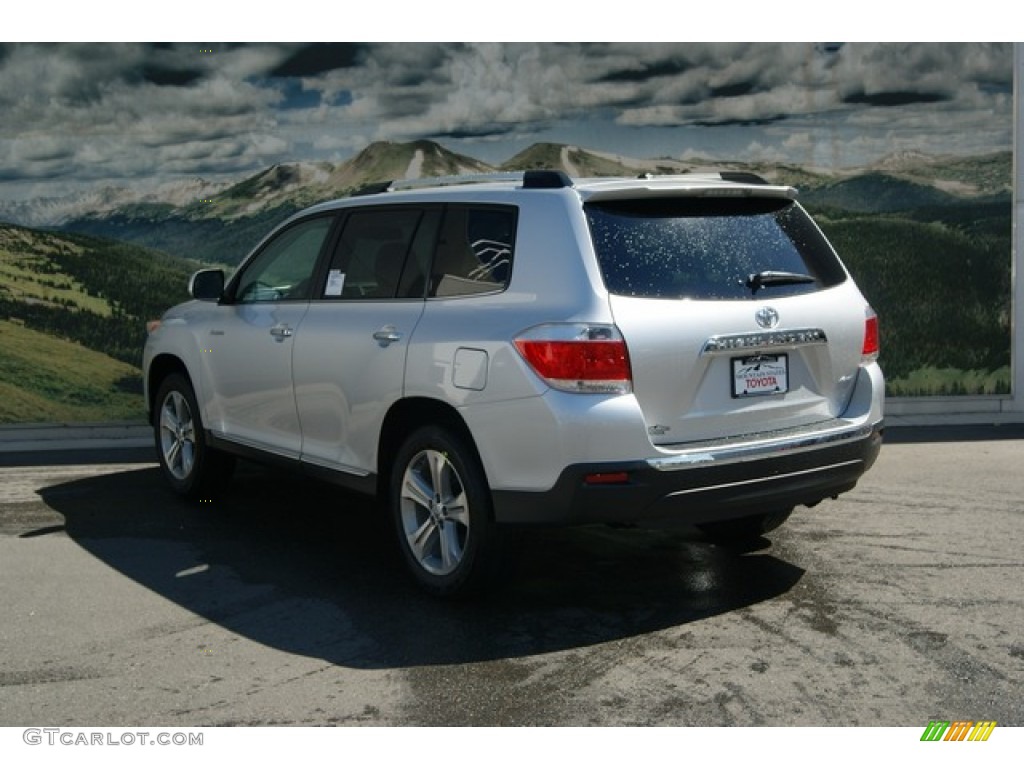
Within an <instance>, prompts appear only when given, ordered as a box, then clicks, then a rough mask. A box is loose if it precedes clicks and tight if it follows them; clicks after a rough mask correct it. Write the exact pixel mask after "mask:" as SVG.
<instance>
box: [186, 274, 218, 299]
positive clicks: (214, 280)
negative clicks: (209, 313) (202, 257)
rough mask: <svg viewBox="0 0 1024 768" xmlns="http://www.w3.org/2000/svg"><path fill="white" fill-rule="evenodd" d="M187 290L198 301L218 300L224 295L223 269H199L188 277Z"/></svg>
mask: <svg viewBox="0 0 1024 768" xmlns="http://www.w3.org/2000/svg"><path fill="white" fill-rule="evenodd" d="M188 292H189V293H190V294H191V295H192V298H193V299H199V300H200V301H220V298H221V296H223V295H224V270H223V269H201V270H199V271H198V272H196V273H195V274H194V275H192V277H190V278H189V281H188Z"/></svg>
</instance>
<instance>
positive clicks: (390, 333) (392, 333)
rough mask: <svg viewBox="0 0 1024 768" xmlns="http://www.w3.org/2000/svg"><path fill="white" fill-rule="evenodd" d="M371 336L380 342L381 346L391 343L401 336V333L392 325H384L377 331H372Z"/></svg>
mask: <svg viewBox="0 0 1024 768" xmlns="http://www.w3.org/2000/svg"><path fill="white" fill-rule="evenodd" d="M373 338H374V339H376V340H377V341H378V342H380V345H381V346H382V347H386V346H387V345H388V344H393V343H394V342H396V341H399V340H400V339H401V338H402V334H401V333H399V332H398V331H396V330H395V326H393V325H385V326H384V327H383V328H381V329H380V330H379V331H374V333H373Z"/></svg>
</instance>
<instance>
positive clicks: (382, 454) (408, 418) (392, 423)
mask: <svg viewBox="0 0 1024 768" xmlns="http://www.w3.org/2000/svg"><path fill="white" fill-rule="evenodd" d="M430 425H436V426H439V427H444V428H446V429H449V430H451V431H452V432H453V433H455V434H457V435H458V436H459V437H460V438H462V439H463V440H465V441H466V445H467V446H468V447H469V449H470V450H471V451H473V455H474V457H475V458H476V461H477V463H478V464H479V466H480V467H481V471H483V472H484V477H485V479H486V470H484V469H483V462H482V461H481V460H480V451H479V449H478V448H477V446H476V441H475V440H474V439H473V433H472V432H470V430H469V426H468V425H467V424H466V421H465V419H463V418H462V416H461V414H459V412H458V410H456V409H455V408H454V407H452V406H451V405H449V404H448V403H445V402H443V401H441V400H434V399H432V398H429V397H408V398H404V399H402V400H397V401H396V402H395V403H394V404H393V405H392V406H391V408H390V409H389V410H388V412H387V415H386V416H385V417H384V421H383V423H382V424H381V431H380V440H379V441H378V444H377V497H378V498H381V499H384V498H387V488H388V481H389V480H388V479H389V477H390V476H391V468H392V463H393V461H394V457H395V454H397V453H398V449H399V448H400V447H401V445H402V442H403V441H404V440H405V439H406V438H407V437H408V436H409V435H411V434H412V433H413V432H415V431H416V430H417V429H420V428H421V427H426V426H430Z"/></svg>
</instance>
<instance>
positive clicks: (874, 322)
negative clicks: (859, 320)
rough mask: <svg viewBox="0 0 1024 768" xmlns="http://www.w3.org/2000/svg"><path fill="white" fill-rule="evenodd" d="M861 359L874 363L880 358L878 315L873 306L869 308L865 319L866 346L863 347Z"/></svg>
mask: <svg viewBox="0 0 1024 768" xmlns="http://www.w3.org/2000/svg"><path fill="white" fill-rule="evenodd" d="M861 359H862V360H863V362H865V363H873V362H874V361H875V360H877V359H878V315H876V314H875V310H873V309H872V308H871V307H868V308H867V317H866V318H865V319H864V347H863V348H862V349H861Z"/></svg>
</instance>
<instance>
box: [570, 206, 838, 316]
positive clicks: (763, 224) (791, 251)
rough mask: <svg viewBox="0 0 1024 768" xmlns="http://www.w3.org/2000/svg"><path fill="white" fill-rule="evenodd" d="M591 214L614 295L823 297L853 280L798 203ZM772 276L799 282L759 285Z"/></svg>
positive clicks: (611, 209) (604, 209) (591, 210)
mask: <svg viewBox="0 0 1024 768" xmlns="http://www.w3.org/2000/svg"><path fill="white" fill-rule="evenodd" d="M586 212H587V221H588V222H589V224H590V232H591V238H592V240H593V243H594V250H595V252H596V253H597V257H598V261H599V263H600V265H601V271H602V273H603V275H604V280H605V285H606V287H607V288H608V290H609V291H610V292H611V293H614V294H619V295H622V296H639V297H645V298H668V299H681V298H689V299H740V298H744V297H745V298H750V297H752V296H754V295H756V296H757V298H764V297H766V296H767V297H780V296H792V295H796V294H801V293H809V292H812V291H817V290H820V289H822V288H826V287H830V286H833V285H837V284H839V283H841V282H842V281H843V280H845V278H846V273H845V271H844V270H843V268H842V266H841V265H840V264H839V261H838V260H837V259H836V257H835V254H834V253H833V252H832V249H831V247H830V246H829V245H828V243H827V242H826V241H825V238H824V237H823V236H822V235H821V233H820V232H819V231H818V229H817V227H815V226H814V224H813V222H811V220H810V218H809V217H808V216H807V214H806V213H804V211H803V209H801V208H800V207H799V206H797V205H796V204H795V203H793V202H792V201H790V200H784V199H775V198H721V197H719V198H716V197H710V198H685V197H684V198H666V199H643V200H621V201H610V202H599V203H592V204H589V205H587V207H586ZM771 274H776V275H779V274H787V275H792V276H794V277H795V278H796V279H790V280H784V279H782V280H780V279H776V280H775V281H774V282H773V281H771V280H770V279H769V278H767V277H763V278H762V279H761V280H752V279H751V278H752V277H754V276H757V275H762V276H768V275H771ZM762 282H763V285H762ZM752 286H753V288H752Z"/></svg>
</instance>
